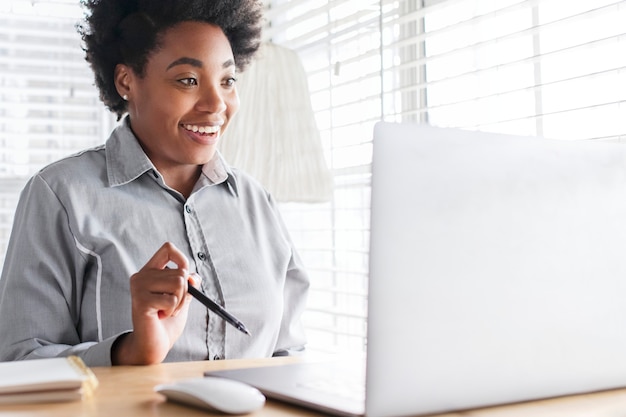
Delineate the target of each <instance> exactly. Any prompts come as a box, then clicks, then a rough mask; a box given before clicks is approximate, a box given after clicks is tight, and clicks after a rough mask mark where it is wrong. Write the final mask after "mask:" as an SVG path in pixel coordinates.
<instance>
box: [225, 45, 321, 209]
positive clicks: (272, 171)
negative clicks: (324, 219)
mask: <svg viewBox="0 0 626 417" xmlns="http://www.w3.org/2000/svg"><path fill="white" fill-rule="evenodd" d="M237 78H238V81H237V89H238V91H239V97H240V100H241V107H240V108H239V112H238V113H237V115H236V116H235V118H234V119H233V120H232V121H231V122H230V125H229V127H228V129H227V130H226V133H225V135H224V138H223V140H222V141H221V145H220V152H221V153H222V154H223V155H224V157H225V159H226V160H227V161H228V163H229V164H231V165H233V166H235V167H237V168H240V169H242V170H244V171H246V172H247V173H249V174H250V175H252V176H253V177H255V178H256V179H257V180H259V181H260V182H261V184H263V186H264V187H265V188H266V189H267V190H268V191H269V192H270V193H271V194H272V195H273V197H274V198H275V199H276V200H277V201H280V202H322V201H327V200H329V199H330V197H331V194H332V175H331V173H330V171H329V170H328V168H327V166H326V162H325V160H324V155H323V152H322V145H321V141H320V135H319V131H318V129H317V125H316V122H315V118H314V115H313V109H312V106H311V99H310V92H309V87H308V80H307V76H306V73H305V71H304V67H303V66H302V63H301V61H300V58H299V57H298V55H297V54H296V53H295V52H294V51H292V50H290V49H287V48H285V47H282V46H279V45H275V44H272V43H264V44H263V45H262V47H261V49H260V51H259V55H258V58H257V59H256V60H255V61H253V62H252V64H250V66H249V67H248V69H246V71H245V72H243V73H242V74H239V75H238V77H237Z"/></svg>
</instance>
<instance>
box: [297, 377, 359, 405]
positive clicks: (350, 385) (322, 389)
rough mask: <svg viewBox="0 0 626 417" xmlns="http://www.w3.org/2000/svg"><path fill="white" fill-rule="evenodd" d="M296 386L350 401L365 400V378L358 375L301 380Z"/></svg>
mask: <svg viewBox="0 0 626 417" xmlns="http://www.w3.org/2000/svg"><path fill="white" fill-rule="evenodd" d="M298 386H299V387H301V388H305V389H308V390H312V391H316V392H319V393H323V394H327V395H332V396H336V397H341V398H345V399H348V400H352V401H359V402H364V401H365V380H364V379H363V378H360V377H359V376H358V375H342V376H340V377H334V378H332V379H331V378H328V379H319V380H315V381H310V382H301V383H298Z"/></svg>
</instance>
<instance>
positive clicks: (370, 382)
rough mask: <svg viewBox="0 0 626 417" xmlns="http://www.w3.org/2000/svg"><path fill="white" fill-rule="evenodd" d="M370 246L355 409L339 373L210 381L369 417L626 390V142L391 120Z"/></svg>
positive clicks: (313, 368)
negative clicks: (333, 392)
mask: <svg viewBox="0 0 626 417" xmlns="http://www.w3.org/2000/svg"><path fill="white" fill-rule="evenodd" d="M370 240H371V242H370V269H369V299H368V342H367V357H366V365H365V370H364V372H363V377H364V380H365V382H364V384H365V388H364V390H363V395H361V398H360V399H357V400H356V403H350V402H349V401H348V400H347V399H346V398H344V397H342V396H339V398H336V399H333V398H332V396H330V395H328V394H323V395H322V394H320V393H317V392H315V390H313V389H312V388H311V387H314V386H315V385H316V381H318V379H320V378H323V377H324V374H325V373H326V372H330V373H331V375H332V378H335V379H336V378H338V377H339V376H340V374H342V373H346V372H347V373H350V372H351V371H347V370H345V369H342V367H339V366H337V363H335V364H331V366H330V367H329V368H330V370H329V369H327V367H326V365H324V364H320V363H306V362H305V363H296V364H288V365H281V366H276V367H264V368H247V369H240V370H229V371H219V372H211V373H210V375H218V376H224V377H228V378H233V379H236V380H240V381H243V382H246V383H249V384H251V385H253V386H256V387H258V388H259V389H260V390H261V391H262V392H264V393H265V394H266V395H267V396H268V397H269V398H276V399H280V400H283V401H289V402H293V403H294V404H299V405H303V406H305V407H311V408H314V409H317V410H321V411H323V412H326V413H329V414H336V415H366V416H370V417H387V416H406V415H421V414H430V413H440V412H449V411H458V410H466V409H472V408H477V407H484V406H491V405H497V404H504V403H512V402H520V401H527V400H534V399H539V398H546V397H555V396H562V395H569V394H575V393H585V392H591V391H598V390H606V389H611V388H617V387H624V386H626V360H624V352H626V303H625V302H624V299H625V298H626V147H625V146H624V145H622V144H617V143H608V142H600V141H566V140H549V139H542V138H534V137H518V136H511V135H502V134H494V133H482V132H475V131H464V130H458V129H449V128H435V127H430V126H424V125H411V124H392V123H384V122H381V123H378V124H377V125H376V126H375V130H374V148H373V166H372V201H371V237H370ZM337 391H339V390H337ZM338 393H339V392H338Z"/></svg>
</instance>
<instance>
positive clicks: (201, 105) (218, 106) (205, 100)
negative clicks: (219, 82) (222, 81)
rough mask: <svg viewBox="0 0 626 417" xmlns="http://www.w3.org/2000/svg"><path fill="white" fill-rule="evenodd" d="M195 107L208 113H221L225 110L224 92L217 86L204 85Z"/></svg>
mask: <svg viewBox="0 0 626 417" xmlns="http://www.w3.org/2000/svg"><path fill="white" fill-rule="evenodd" d="M196 108H197V109H198V110H200V111H204V112H208V113H222V112H224V111H225V110H226V108H227V105H226V100H225V98H224V92H223V91H221V89H220V88H219V87H213V86H209V87H205V88H204V89H203V90H202V91H201V93H200V96H199V99H198V102H197V103H196Z"/></svg>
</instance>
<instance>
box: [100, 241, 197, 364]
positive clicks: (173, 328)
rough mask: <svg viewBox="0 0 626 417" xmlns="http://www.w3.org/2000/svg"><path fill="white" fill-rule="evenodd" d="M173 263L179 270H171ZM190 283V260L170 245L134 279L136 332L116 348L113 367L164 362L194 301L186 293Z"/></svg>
mask: <svg viewBox="0 0 626 417" xmlns="http://www.w3.org/2000/svg"><path fill="white" fill-rule="evenodd" d="M170 262H173V263H175V264H176V265H178V269H170V268H168V267H167V265H168V264H170ZM189 279H191V277H190V274H189V262H188V261H187V258H186V257H185V255H184V254H183V253H182V252H181V251H180V250H179V249H178V248H176V246H174V245H173V244H172V243H169V242H167V243H165V244H164V245H163V246H161V248H160V249H159V250H157V251H156V253H155V254H154V255H153V256H152V258H151V259H150V260H149V261H148V262H147V263H146V264H145V265H144V267H143V268H141V270H139V272H137V273H136V274H134V275H133V276H131V278H130V294H131V302H132V319H133V332H132V333H128V334H126V335H124V336H121V337H120V339H118V340H117V341H116V342H115V344H114V345H113V349H112V351H111V360H112V363H113V365H149V364H155V363H161V362H162V361H163V359H165V357H166V355H167V353H168V352H169V350H170V349H171V348H172V346H173V345H174V342H176V340H177V339H178V338H179V337H180V335H181V333H182V332H183V329H184V328H185V323H186V322H187V314H188V312H189V303H190V302H191V298H192V297H191V295H189V293H188V292H187V282H188V280H189ZM192 285H195V283H194V282H193V281H192Z"/></svg>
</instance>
